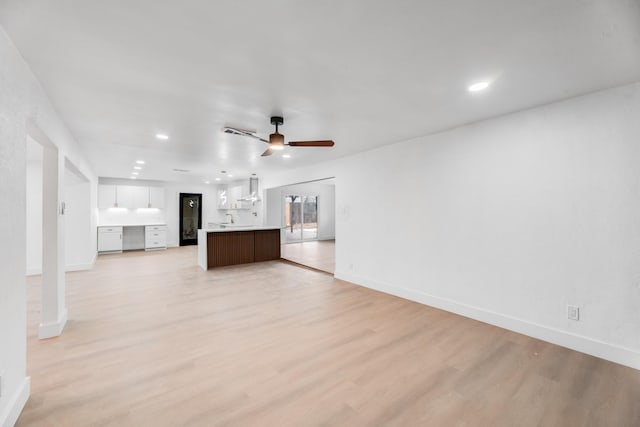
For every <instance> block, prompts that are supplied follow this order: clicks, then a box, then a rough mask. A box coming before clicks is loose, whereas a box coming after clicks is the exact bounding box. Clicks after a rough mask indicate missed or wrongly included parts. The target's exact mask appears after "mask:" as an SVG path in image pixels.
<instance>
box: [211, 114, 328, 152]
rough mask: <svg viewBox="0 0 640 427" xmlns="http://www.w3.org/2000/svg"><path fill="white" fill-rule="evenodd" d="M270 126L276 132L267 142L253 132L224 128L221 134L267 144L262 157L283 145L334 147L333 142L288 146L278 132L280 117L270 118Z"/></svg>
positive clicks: (282, 119)
mask: <svg viewBox="0 0 640 427" xmlns="http://www.w3.org/2000/svg"><path fill="white" fill-rule="evenodd" d="M271 124H272V125H274V126H275V127H276V131H275V132H274V133H272V134H270V135H269V140H268V141H267V140H266V139H264V138H260V137H259V136H258V135H256V133H255V132H253V131H249V130H245V129H238V128H232V127H224V128H222V132H224V133H228V134H231V135H240V136H248V137H251V138H254V139H258V140H260V141H262V142H266V143H267V144H269V148H267V150H266V151H265V152H264V153H262V156H263V157H266V156H270V155H272V154H273V153H274V151H278V150H282V149H284V146H285V145H288V146H290V147H333V146H334V142H333V141H332V140H320V141H289V143H288V144H285V142H284V135H283V134H281V133H280V132H278V126H282V124H284V118H282V117H280V116H273V117H271Z"/></svg>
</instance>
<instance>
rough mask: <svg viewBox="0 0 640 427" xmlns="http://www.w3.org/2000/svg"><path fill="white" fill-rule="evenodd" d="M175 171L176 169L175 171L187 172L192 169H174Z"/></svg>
mask: <svg viewBox="0 0 640 427" xmlns="http://www.w3.org/2000/svg"><path fill="white" fill-rule="evenodd" d="M173 171H174V172H180V173H187V172H191V171H190V170H188V169H174V170H173Z"/></svg>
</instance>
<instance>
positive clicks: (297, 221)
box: [283, 195, 318, 243]
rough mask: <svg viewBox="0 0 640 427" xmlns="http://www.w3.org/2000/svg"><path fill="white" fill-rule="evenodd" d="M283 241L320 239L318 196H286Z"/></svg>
mask: <svg viewBox="0 0 640 427" xmlns="http://www.w3.org/2000/svg"><path fill="white" fill-rule="evenodd" d="M283 211H284V223H285V230H284V236H283V240H284V242H283V243H292V242H303V241H309V240H318V196H317V195H313V196H302V195H286V196H284V206H283Z"/></svg>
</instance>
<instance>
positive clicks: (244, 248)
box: [198, 226, 280, 270]
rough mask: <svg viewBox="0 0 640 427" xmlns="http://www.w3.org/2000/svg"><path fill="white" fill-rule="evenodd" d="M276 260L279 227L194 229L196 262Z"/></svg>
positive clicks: (218, 264)
mask: <svg viewBox="0 0 640 427" xmlns="http://www.w3.org/2000/svg"><path fill="white" fill-rule="evenodd" d="M276 259H280V227H268V226H266V227H260V226H246V227H242V226H226V227H224V228H222V227H216V228H208V229H200V230H198V265H199V266H200V267H201V268H202V269H203V270H208V269H210V268H214V267H222V266H225V265H235V264H247V263H250V262H260V261H270V260H276Z"/></svg>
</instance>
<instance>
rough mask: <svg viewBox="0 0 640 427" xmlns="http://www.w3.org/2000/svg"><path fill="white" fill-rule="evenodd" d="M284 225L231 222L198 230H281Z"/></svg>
mask: <svg viewBox="0 0 640 427" xmlns="http://www.w3.org/2000/svg"><path fill="white" fill-rule="evenodd" d="M280 228H282V227H278V226H269V225H266V226H265V225H235V224H229V225H224V226H221V227H214V228H201V229H200V230H198V231H204V232H205V233H225V232H229V231H258V230H279V229H280Z"/></svg>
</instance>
